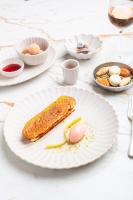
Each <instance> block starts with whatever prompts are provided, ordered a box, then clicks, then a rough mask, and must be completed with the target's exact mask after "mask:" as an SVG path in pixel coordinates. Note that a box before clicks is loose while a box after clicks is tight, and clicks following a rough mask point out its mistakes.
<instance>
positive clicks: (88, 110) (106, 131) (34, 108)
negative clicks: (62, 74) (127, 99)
mask: <svg viewBox="0 0 133 200" xmlns="http://www.w3.org/2000/svg"><path fill="white" fill-rule="evenodd" d="M61 95H70V96H73V97H74V98H75V99H76V102H77V105H76V110H75V111H74V112H73V113H72V114H71V115H70V116H69V117H68V118H66V119H65V120H64V122H62V123H60V124H59V125H57V126H56V127H54V128H53V129H52V130H51V131H49V133H48V134H46V135H45V136H43V137H42V138H41V139H39V140H38V141H36V142H34V143H27V144H24V143H23V141H22V128H23V126H24V124H25V123H26V121H27V120H28V119H30V118H31V117H33V116H34V115H35V114H37V113H38V112H40V111H41V110H42V109H44V107H46V106H47V105H49V103H51V102H53V101H54V100H55V99H56V98H57V97H59V96H61ZM96 105H98V106H96ZM101 113H104V115H103V114H101ZM18 116H19V120H18ZM79 116H82V117H83V118H84V119H85V120H87V121H88V123H89V125H90V127H92V128H93V130H94V140H93V141H89V140H87V141H86V142H81V143H80V145H79V146H78V147H76V148H73V147H74V146H73V147H72V148H70V149H69V147H68V145H65V146H63V147H62V148H60V149H45V145H46V144H55V143H58V142H60V141H62V139H63V130H64V127H65V126H66V125H67V124H68V123H70V122H71V121H72V120H73V119H75V118H77V117H79ZM117 132H118V122H117V117H116V114H115V112H114V110H113V108H112V107H111V105H110V104H109V103H108V102H107V101H105V100H104V99H103V98H102V97H100V96H98V95H96V94H93V93H91V92H89V91H87V90H83V89H78V88H74V87H58V88H49V89H47V90H43V91H40V92H37V93H35V94H33V95H30V96H29V97H27V98H25V99H24V100H22V101H21V102H18V103H17V104H16V105H15V106H14V107H13V108H12V110H11V111H10V112H9V114H8V116H7V119H6V121H5V125H4V136H5V140H6V142H7V144H8V146H9V148H10V149H11V150H12V152H14V153H15V154H16V155H17V156H18V157H20V158H21V159H23V160H25V161H27V162H29V163H31V164H34V165H37V166H40V167H46V168H53V169H64V168H73V167H80V166H82V165H85V164H87V163H90V162H92V161H94V160H96V159H98V158H100V157H101V156H102V155H104V154H105V153H106V152H107V151H108V150H109V149H110V148H111V147H112V145H113V143H114V141H115V138H116V134H117Z"/></svg>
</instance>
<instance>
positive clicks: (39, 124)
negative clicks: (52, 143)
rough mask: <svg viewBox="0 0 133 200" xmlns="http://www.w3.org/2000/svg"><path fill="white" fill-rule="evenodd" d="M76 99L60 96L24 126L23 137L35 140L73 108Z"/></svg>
mask: <svg viewBox="0 0 133 200" xmlns="http://www.w3.org/2000/svg"><path fill="white" fill-rule="evenodd" d="M75 105H76V101H75V99H74V98H73V97H70V96H60V97H59V98H58V99H57V100H56V101H55V102H53V103H51V104H50V105H49V106H48V107H46V108H45V109H44V110H43V111H42V112H40V113H39V114H37V115H36V116H34V117H33V118H32V119H30V120H29V121H28V122H27V123H26V124H25V126H24V128H23V131H22V134H23V138H25V139H28V140H30V141H36V140H38V139H39V138H40V137H42V136H43V135H45V134H46V133H47V132H48V131H49V130H51V129H52V128H54V127H55V126H56V125H57V124H59V123H60V122H61V121H62V120H63V119H65V118H66V117H67V116H68V115H70V114H71V113H72V112H73V111H74V110H75Z"/></svg>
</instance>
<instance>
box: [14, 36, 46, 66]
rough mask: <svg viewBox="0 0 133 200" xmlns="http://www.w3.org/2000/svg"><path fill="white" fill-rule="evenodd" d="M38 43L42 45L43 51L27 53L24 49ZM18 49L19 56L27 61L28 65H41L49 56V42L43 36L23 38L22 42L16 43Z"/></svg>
mask: <svg viewBox="0 0 133 200" xmlns="http://www.w3.org/2000/svg"><path fill="white" fill-rule="evenodd" d="M33 43H36V44H38V45H39V46H40V48H41V50H43V51H42V52H41V53H39V54H36V55H25V54H23V53H22V51H23V50H24V49H25V48H26V47H28V46H29V45H31V44H33ZM16 50H17V53H18V55H19V57H20V58H21V59H22V60H23V61H24V63H26V64H27V65H40V64H43V63H44V62H45V60H46V58H47V56H48V50H49V43H48V41H47V40H46V39H45V38H41V37H30V38H26V39H24V40H22V41H21V42H20V43H18V44H17V45H16Z"/></svg>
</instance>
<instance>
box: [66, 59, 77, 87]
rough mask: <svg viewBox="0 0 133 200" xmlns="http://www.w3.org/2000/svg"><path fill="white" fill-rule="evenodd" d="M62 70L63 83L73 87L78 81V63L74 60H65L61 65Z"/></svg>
mask: <svg viewBox="0 0 133 200" xmlns="http://www.w3.org/2000/svg"><path fill="white" fill-rule="evenodd" d="M62 70H63V76H64V82H65V83H66V84H69V85H73V84H75V83H76V82H77V80H78V73H79V62H78V61H77V60H74V59H68V60H65V61H64V62H63V63H62Z"/></svg>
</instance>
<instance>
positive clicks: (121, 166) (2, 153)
mask: <svg viewBox="0 0 133 200" xmlns="http://www.w3.org/2000/svg"><path fill="white" fill-rule="evenodd" d="M107 5H108V1H107V0H102V1H98V0H82V1H81V0H79V1H77V0H73V1H71V0H45V1H44V0H29V1H24V0H12V1H9V0H4V1H2V0H0V36H1V37H0V50H1V51H3V50H4V49H6V48H13V46H14V44H15V43H16V42H17V41H18V40H19V39H22V38H24V37H27V36H31V35H40V36H45V37H47V38H48V39H49V40H50V42H51V43H52V44H53V45H54V46H55V48H56V50H57V55H58V59H57V61H56V62H55V64H54V66H53V68H52V69H50V70H49V71H47V72H46V73H44V74H42V75H41V76H39V77H37V78H35V79H33V80H31V81H28V82H25V83H23V84H19V85H16V86H12V87H4V88H0V101H3V100H5V101H13V102H16V101H18V100H20V99H22V98H24V97H25V96H27V95H29V94H30V93H33V92H35V91H37V90H39V89H43V88H47V87H53V86H55V85H58V82H57V79H58V78H60V77H61V69H60V63H61V61H62V60H63V59H64V57H61V56H62V55H63V51H61V50H63V39H64V38H66V37H69V36H70V35H72V34H78V33H93V34H97V35H101V36H102V37H101V38H102V40H103V48H102V51H101V52H100V53H99V54H98V55H97V56H96V57H95V58H93V59H92V60H90V61H89V60H88V61H84V62H83V61H82V62H80V67H81V70H80V77H79V80H78V82H77V84H76V87H82V88H86V89H89V90H91V91H93V92H96V93H98V94H100V95H103V96H104V97H105V98H106V99H107V100H108V101H109V102H110V103H111V104H112V105H113V107H114V109H115V110H116V113H117V115H118V118H119V124H120V128H119V133H118V140H117V142H116V144H115V145H114V146H113V148H112V149H111V150H110V151H109V152H108V153H107V154H106V155H105V156H104V157H103V158H101V159H100V160H98V161H96V162H94V163H92V164H90V165H87V166H85V167H82V168H79V169H73V170H62V171H58V170H47V169H41V168H38V167H34V166H32V165H29V164H27V163H25V162H23V161H21V160H20V159H19V158H17V157H16V156H15V155H14V154H12V153H11V151H10V150H9V148H8V147H7V145H6V144H5V141H4V138H3V129H2V128H3V124H2V123H1V124H0V133H1V134H0V183H1V184H0V185H1V186H0V198H1V199H2V200H24V199H25V200H30V199H32V200H37V199H38V200H41V199H49V200H52V199H54V200H61V199H63V200H68V199H76V200H81V199H93V200H97V199H98V200H104V199H108V200H118V199H121V200H132V199H133V190H132V185H133V160H131V159H129V158H128V157H127V149H128V144H129V135H130V123H129V121H128V119H127V103H128V98H129V96H130V95H133V89H130V90H128V91H126V92H124V93H119V94H113V93H107V92H105V91H103V90H101V89H99V88H98V87H96V86H95V85H94V83H93V81H92V71H93V69H94V68H95V66H96V65H97V64H100V63H102V62H104V61H110V60H118V61H119V60H120V61H123V62H125V63H128V62H129V61H130V60H131V58H132V57H133V34H132V32H133V27H130V28H129V29H128V30H127V32H128V34H126V35H125V36H123V42H122V44H121V45H122V46H121V52H119V53H118V52H117V50H116V47H117V45H118V36H117V35H115V34H114V33H116V31H117V30H116V29H115V28H114V27H113V26H112V25H111V24H110V23H109V21H108V18H107ZM106 34H107V37H104V35H106ZM108 34H112V36H111V35H108ZM61 53H62V54H61ZM65 58H67V56H65ZM0 109H2V106H1V107H0Z"/></svg>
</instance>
